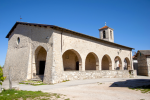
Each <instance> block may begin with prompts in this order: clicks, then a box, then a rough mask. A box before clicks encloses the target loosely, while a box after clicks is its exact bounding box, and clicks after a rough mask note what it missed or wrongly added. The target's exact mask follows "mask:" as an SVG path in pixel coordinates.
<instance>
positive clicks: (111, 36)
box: [110, 31, 112, 39]
mask: <svg viewBox="0 0 150 100" xmlns="http://www.w3.org/2000/svg"><path fill="white" fill-rule="evenodd" d="M110 38H111V39H112V31H110Z"/></svg>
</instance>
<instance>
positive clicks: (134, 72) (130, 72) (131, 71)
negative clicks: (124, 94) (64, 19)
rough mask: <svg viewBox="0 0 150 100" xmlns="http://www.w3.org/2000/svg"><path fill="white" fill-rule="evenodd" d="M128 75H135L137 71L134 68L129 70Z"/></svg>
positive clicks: (132, 76) (131, 76)
mask: <svg viewBox="0 0 150 100" xmlns="http://www.w3.org/2000/svg"><path fill="white" fill-rule="evenodd" d="M129 77H130V78H135V77H137V71H136V70H129Z"/></svg>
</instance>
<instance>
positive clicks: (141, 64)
mask: <svg viewBox="0 0 150 100" xmlns="http://www.w3.org/2000/svg"><path fill="white" fill-rule="evenodd" d="M137 60H138V74H139V75H146V76H147V75H148V67H147V58H146V57H145V55H144V54H142V53H139V54H138V57H137Z"/></svg>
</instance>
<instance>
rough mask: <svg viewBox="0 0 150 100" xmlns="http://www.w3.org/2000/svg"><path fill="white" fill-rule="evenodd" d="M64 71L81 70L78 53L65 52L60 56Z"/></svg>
mask: <svg viewBox="0 0 150 100" xmlns="http://www.w3.org/2000/svg"><path fill="white" fill-rule="evenodd" d="M62 58H63V66H64V71H75V70H76V71H78V70H81V64H82V61H81V57H80V55H79V53H78V52H77V51H75V50H73V49H70V50H67V51H65V52H64V54H63V55H62Z"/></svg>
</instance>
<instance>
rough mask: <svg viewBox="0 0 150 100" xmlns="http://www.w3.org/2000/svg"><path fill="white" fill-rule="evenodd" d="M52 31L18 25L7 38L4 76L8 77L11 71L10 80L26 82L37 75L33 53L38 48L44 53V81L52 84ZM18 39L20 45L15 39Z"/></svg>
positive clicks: (44, 28)
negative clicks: (42, 49) (45, 54)
mask: <svg viewBox="0 0 150 100" xmlns="http://www.w3.org/2000/svg"><path fill="white" fill-rule="evenodd" d="M52 37H53V29H51V28H49V27H48V28H46V27H37V26H34V25H22V24H18V25H17V26H16V28H15V29H14V30H13V32H12V33H11V36H9V42H8V50H7V55H6V60H5V67H4V76H6V77H7V78H8V77H9V73H8V72H9V68H10V70H11V78H12V80H18V81H22V80H27V79H31V78H33V76H34V75H36V74H37V72H36V70H37V69H36V66H37V65H38V63H39V62H38V59H36V57H35V56H36V54H35V51H36V49H38V47H43V48H44V49H45V50H46V52H47V56H46V66H45V73H44V76H45V78H44V79H45V80H44V81H46V82H52V78H51V77H52V66H53V38H52ZM18 38H20V43H17V39H18Z"/></svg>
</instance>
